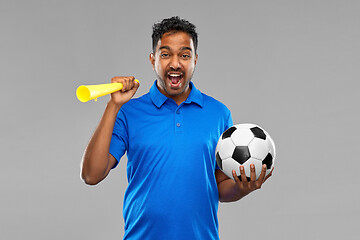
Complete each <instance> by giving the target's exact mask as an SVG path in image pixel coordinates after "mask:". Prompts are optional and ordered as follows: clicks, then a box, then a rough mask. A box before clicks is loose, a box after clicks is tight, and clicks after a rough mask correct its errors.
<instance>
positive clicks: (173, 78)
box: [169, 76, 181, 84]
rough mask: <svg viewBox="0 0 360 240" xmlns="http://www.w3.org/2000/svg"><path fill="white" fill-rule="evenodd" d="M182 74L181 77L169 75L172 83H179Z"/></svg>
mask: <svg viewBox="0 0 360 240" xmlns="http://www.w3.org/2000/svg"><path fill="white" fill-rule="evenodd" d="M180 78H181V77H180V76H179V77H169V79H170V81H171V83H172V84H177V83H178V82H179V81H180Z"/></svg>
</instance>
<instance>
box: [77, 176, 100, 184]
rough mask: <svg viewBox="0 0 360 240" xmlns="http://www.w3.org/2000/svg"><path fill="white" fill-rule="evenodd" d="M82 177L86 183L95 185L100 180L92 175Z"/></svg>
mask: <svg viewBox="0 0 360 240" xmlns="http://www.w3.org/2000/svg"><path fill="white" fill-rule="evenodd" d="M81 178H82V180H83V181H84V183H85V184H87V185H91V186H94V185H96V184H98V183H99V182H100V181H99V180H97V179H94V178H92V177H84V176H82V177H81Z"/></svg>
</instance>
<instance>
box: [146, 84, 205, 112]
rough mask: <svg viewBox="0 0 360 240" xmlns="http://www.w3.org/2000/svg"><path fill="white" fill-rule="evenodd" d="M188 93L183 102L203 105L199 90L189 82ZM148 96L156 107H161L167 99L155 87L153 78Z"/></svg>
mask: <svg viewBox="0 0 360 240" xmlns="http://www.w3.org/2000/svg"><path fill="white" fill-rule="evenodd" d="M190 89H191V91H190V94H189V96H188V98H187V99H186V100H185V103H192V102H193V103H196V104H197V105H199V106H200V107H202V106H203V96H202V94H201V92H200V91H199V90H198V89H197V88H196V87H195V85H194V84H193V83H192V82H190ZM150 98H151V100H152V102H153V103H154V104H155V106H157V107H158V108H161V106H162V105H163V104H164V103H165V102H166V100H167V99H168V98H167V97H166V96H165V95H164V94H162V93H161V92H160V91H159V89H158V88H157V80H155V82H154V84H153V85H152V87H151V88H150Z"/></svg>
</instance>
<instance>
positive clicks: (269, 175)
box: [264, 167, 274, 182]
mask: <svg viewBox="0 0 360 240" xmlns="http://www.w3.org/2000/svg"><path fill="white" fill-rule="evenodd" d="M273 171H274V167H273V168H272V169H271V172H270V173H269V174H268V175H267V176H266V177H265V179H264V182H265V181H266V180H267V179H268V178H269V177H271V175H272V172H273Z"/></svg>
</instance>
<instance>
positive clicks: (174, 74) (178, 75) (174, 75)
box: [169, 73, 181, 77]
mask: <svg viewBox="0 0 360 240" xmlns="http://www.w3.org/2000/svg"><path fill="white" fill-rule="evenodd" d="M169 76H170V77H180V76H181V75H180V74H176V73H171V74H169Z"/></svg>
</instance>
